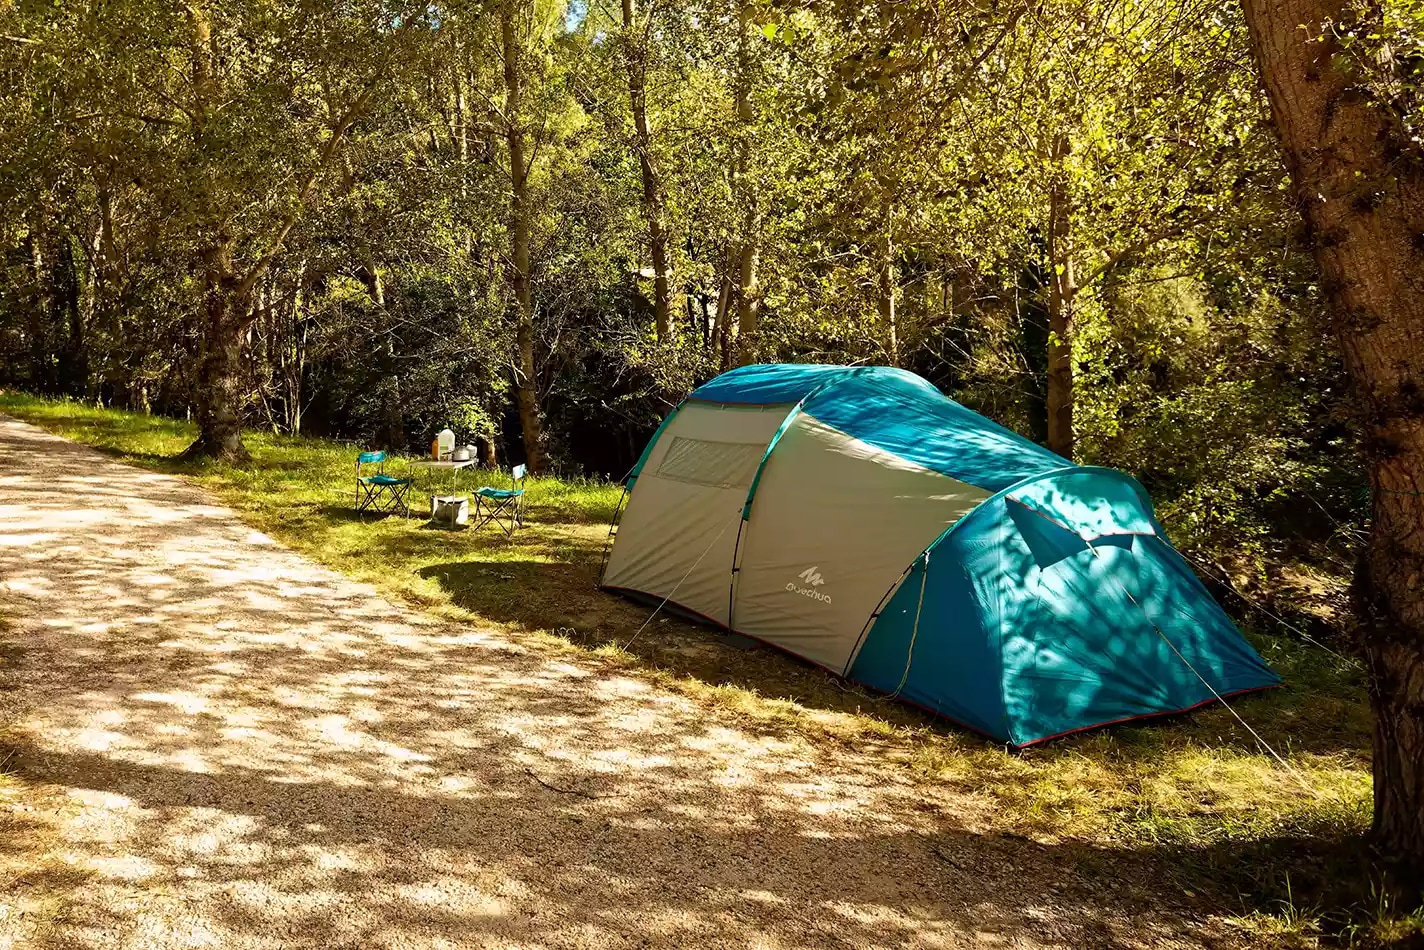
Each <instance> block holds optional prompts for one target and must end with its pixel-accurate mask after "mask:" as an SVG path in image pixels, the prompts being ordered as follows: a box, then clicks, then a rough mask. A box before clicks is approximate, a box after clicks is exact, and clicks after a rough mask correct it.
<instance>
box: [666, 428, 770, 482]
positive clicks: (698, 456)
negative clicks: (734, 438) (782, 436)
mask: <svg viewBox="0 0 1424 950" xmlns="http://www.w3.org/2000/svg"><path fill="white" fill-rule="evenodd" d="M765 451H766V446H765V445H763V444H761V443H759V442H758V443H748V442H707V441H704V440H702V439H687V438H683V437H682V436H675V437H674V438H673V440H672V445H670V446H669V447H668V450H667V454H666V455H664V456H663V460H662V463H661V464H660V465H659V466H658V472H657V474H658V475H659V477H661V478H671V479H674V480H675V481H679V482H691V483H692V484H694V485H708V486H710V487H713V488H743V487H746V486H747V485H750V484H751V482H752V477H753V476H755V475H756V470H757V466H758V465H760V464H761V457H762V454H763V453H764V452H765Z"/></svg>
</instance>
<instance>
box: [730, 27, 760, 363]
mask: <svg viewBox="0 0 1424 950" xmlns="http://www.w3.org/2000/svg"><path fill="white" fill-rule="evenodd" d="M754 29H755V25H754V24H753V22H752V8H751V6H750V4H747V3H743V4H742V6H741V9H740V10H739V11H738V14H737V75H736V80H735V89H734V91H733V95H734V98H735V101H736V110H737V143H736V161H735V169H734V172H733V178H732V181H733V196H734V200H736V201H737V203H738V204H739V205H740V206H741V211H742V233H741V236H740V244H739V247H738V250H737V270H736V274H737V283H736V288H735V296H736V303H737V365H738V366H746V365H747V364H748V363H752V362H754V361H755V360H756V358H757V332H758V330H759V329H760V322H761V312H760V310H761V300H760V298H759V293H758V289H757V269H758V265H759V264H760V263H761V245H760V241H759V239H758V238H759V235H758V234H757V232H758V231H759V230H760V228H761V214H760V207H759V204H758V201H759V199H758V196H757V189H756V187H755V184H754V182H753V176H752V168H751V157H752V155H751V152H752V143H751V134H752V123H753V122H755V121H756V110H755V109H754V108H753V106H752V74H751V71H752V42H753V36H752V32H753V30H754Z"/></svg>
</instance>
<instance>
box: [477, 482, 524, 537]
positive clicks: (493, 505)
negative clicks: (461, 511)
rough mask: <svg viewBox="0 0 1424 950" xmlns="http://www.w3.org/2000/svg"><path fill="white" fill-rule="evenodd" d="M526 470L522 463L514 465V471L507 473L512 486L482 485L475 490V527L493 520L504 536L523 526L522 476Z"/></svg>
mask: <svg viewBox="0 0 1424 950" xmlns="http://www.w3.org/2000/svg"><path fill="white" fill-rule="evenodd" d="M528 471H529V469H528V468H527V467H526V466H524V465H516V466H514V471H512V472H510V473H509V474H510V478H511V484H512V485H513V487H512V488H491V487H489V486H488V485H484V486H481V487H480V488H477V489H476V490H475V527H476V528H477V529H478V528H483V527H484V526H485V524H486V523H487V522H490V521H493V522H494V523H495V526H496V527H500V528H503V529H504V534H505V537H513V536H514V529H515V528H522V527H524V476H525V475H526V474H528Z"/></svg>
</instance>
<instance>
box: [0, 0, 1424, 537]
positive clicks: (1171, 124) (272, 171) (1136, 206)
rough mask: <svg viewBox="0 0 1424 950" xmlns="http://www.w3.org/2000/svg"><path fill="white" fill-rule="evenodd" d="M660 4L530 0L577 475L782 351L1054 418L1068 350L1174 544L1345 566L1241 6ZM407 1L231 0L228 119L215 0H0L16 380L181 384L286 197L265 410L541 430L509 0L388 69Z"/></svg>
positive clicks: (1355, 499) (539, 307) (1337, 436)
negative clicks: (519, 300) (336, 150)
mask: <svg viewBox="0 0 1424 950" xmlns="http://www.w3.org/2000/svg"><path fill="white" fill-rule="evenodd" d="M500 9H503V8H500ZM511 9H514V8H511ZM632 10H633V21H632V23H631V25H627V26H625V24H624V22H623V18H622V17H621V16H620V15H619V10H618V9H616V8H613V7H609V6H597V5H594V6H566V5H564V4H562V3H559V2H553V0H541V2H539V3H531V4H526V5H523V6H519V7H518V9H517V11H516V16H517V20H518V22H517V24H516V25H517V31H518V35H519V38H520V43H521V44H522V45H521V47H520V48H521V49H522V50H523V52H522V54H521V65H520V75H521V77H522V81H523V83H524V86H525V91H526V95H525V99H526V101H525V103H524V105H523V115H522V118H521V119H520V129H521V130H522V131H523V133H524V135H525V138H526V140H527V145H528V148H527V152H528V161H529V196H528V201H529V226H530V246H531V256H532V267H531V274H530V278H531V281H532V288H533V298H534V310H533V323H534V327H533V329H534V349H535V353H534V356H535V360H534V369H533V375H534V377H535V378H534V390H535V392H536V393H537V395H538V397H539V400H540V402H541V404H542V413H543V416H544V423H545V429H546V432H547V441H548V442H549V447H550V449H551V450H552V451H553V453H554V457H555V460H556V464H557V466H558V468H559V470H560V471H564V472H566V473H570V474H572V473H576V472H579V471H592V472H598V473H601V474H604V475H621V474H622V473H623V472H624V471H626V470H627V467H628V466H629V465H630V464H631V463H632V461H633V460H634V459H635V458H636V456H637V454H638V452H639V450H640V449H641V447H642V444H643V442H644V440H645V439H646V438H647V436H648V435H649V434H650V433H651V431H652V430H653V428H654V427H655V426H656V424H657V422H658V421H659V419H660V418H661V417H662V416H663V415H664V414H665V413H666V412H667V411H669V410H670V409H671V408H672V407H673V406H674V405H676V403H677V402H678V400H679V399H680V398H681V397H682V396H684V395H685V394H686V393H687V392H689V391H690V390H691V388H693V387H694V386H695V385H696V384H697V383H698V382H700V381H702V380H705V379H706V378H708V377H710V376H712V375H714V374H715V373H717V372H718V371H720V370H722V369H725V368H727V367H728V366H730V365H732V364H734V363H736V362H739V361H742V360H745V359H753V358H756V359H779V360H813V361H827V362H849V363H867V362H873V363H896V364H899V365H902V366H905V367H907V368H910V369H914V370H916V371H918V372H920V373H922V374H923V375H925V376H927V377H928V378H930V379H931V380H932V381H934V382H935V383H937V384H938V385H940V386H941V387H942V388H944V389H945V390H946V391H947V392H948V393H950V394H951V395H952V396H955V397H956V398H959V399H961V400H962V401H964V402H966V403H967V404H969V405H971V406H972V407H974V408H976V409H979V410H981V411H984V412H986V413H987V414H989V415H990V416H992V417H994V418H997V419H999V420H1001V421H1003V422H1005V423H1007V424H1009V425H1011V426H1014V427H1015V428H1017V429H1019V430H1020V431H1023V432H1025V433H1026V434H1028V435H1030V436H1031V437H1034V438H1038V439H1040V440H1043V439H1044V438H1046V420H1047V415H1046V404H1047V392H1046V369H1047V351H1048V349H1049V347H1050V346H1051V345H1052V344H1054V343H1055V342H1058V341H1060V340H1061V339H1064V338H1065V337H1066V342H1068V343H1069V344H1070V345H1071V347H1072V352H1073V361H1072V362H1073V367H1074V369H1075V371H1076V376H1077V385H1076V387H1075V396H1076V398H1075V403H1076V407H1077V420H1076V429H1077V437H1078V446H1079V448H1078V455H1079V457H1080V458H1081V459H1082V460H1084V461H1094V462H1100V463H1103V464H1110V465H1116V466H1119V467H1122V468H1124V469H1127V470H1128V471H1131V472H1133V473H1134V474H1136V475H1138V476H1139V477H1141V478H1142V479H1143V480H1144V482H1145V483H1146V484H1147V485H1148V486H1149V488H1150V489H1151V490H1152V492H1153V494H1154V497H1155V498H1156V499H1157V500H1158V503H1159V506H1160V509H1161V514H1162V516H1163V518H1164V520H1165V521H1166V523H1167V525H1168V527H1169V529H1170V530H1172V531H1173V533H1174V535H1175V536H1176V537H1177V539H1178V540H1179V541H1181V542H1183V543H1185V544H1186V545H1187V546H1188V547H1189V548H1192V549H1195V550H1196V551H1197V552H1199V553H1201V554H1204V555H1206V556H1208V557H1210V558H1212V559H1214V560H1220V559H1222V558H1223V557H1224V556H1225V555H1230V557H1232V558H1235V559H1237V560H1241V559H1243V558H1244V559H1245V560H1247V561H1261V560H1262V559H1266V560H1269V559H1272V558H1279V557H1286V556H1288V555H1290V556H1294V555H1299V554H1303V553H1304V554H1311V556H1313V557H1316V558H1317V559H1322V560H1323V561H1325V562H1327V563H1331V564H1335V563H1340V562H1344V561H1347V560H1348V557H1349V550H1348V549H1349V541H1350V539H1352V538H1353V537H1354V535H1355V532H1356V530H1357V528H1358V525H1359V524H1360V522H1361V519H1362V517H1363V513H1362V511H1361V504H1360V502H1361V497H1360V495H1361V491H1360V479H1359V476H1358V473H1357V470H1356V468H1355V466H1354V464H1353V463H1352V462H1351V452H1352V450H1353V448H1354V446H1353V445H1352V442H1351V438H1350V436H1349V429H1348V427H1347V426H1345V425H1344V423H1343V421H1342V420H1343V418H1344V412H1343V404H1344V400H1345V395H1344V392H1343V387H1342V385H1341V372H1340V368H1339V367H1338V365H1336V363H1335V362H1334V361H1333V360H1332V359H1330V358H1328V357H1327V356H1325V355H1324V354H1326V353H1327V352H1328V351H1329V349H1330V348H1329V347H1328V346H1327V345H1326V342H1325V339H1324V336H1323V334H1322V331H1321V329H1320V326H1321V321H1320V314H1319V303H1318V300H1317V294H1316V292H1315V287H1314V284H1313V281H1314V279H1315V277H1314V274H1313V269H1312V265H1311V264H1310V262H1309V260H1308V257H1307V256H1306V255H1304V254H1303V253H1302V251H1301V248H1300V247H1299V246H1298V241H1297V234H1296V232H1295V230H1294V227H1295V226H1294V225H1293V223H1292V222H1293V220H1294V215H1295V210H1294V209H1293V208H1292V207H1290V205H1289V203H1288V202H1287V200H1286V190H1285V184H1284V183H1285V175H1284V170H1283V168H1282V167H1281V162H1280V158H1279V155H1278V154H1277V152H1276V146H1275V143H1274V140H1273V138H1272V136H1271V135H1270V132H1269V124H1268V122H1267V117H1266V115H1265V114H1264V111H1263V106H1262V102H1261V100H1260V98H1259V96H1258V94H1257V90H1256V81H1255V77H1254V74H1253V73H1252V71H1251V70H1250V69H1249V65H1248V59H1249V57H1248V55H1247V48H1246V38H1245V31H1244V28H1243V24H1242V23H1241V21H1240V14H1239V11H1237V10H1236V8H1235V7H1232V6H1229V5H1228V6H1225V7H1221V6H1210V5H1208V6H1205V7H1204V6H1202V5H1199V4H1193V3H1187V2H1185V0H1181V2H1179V0H1171V2H1167V3H1146V2H1143V0H1054V2H1052V3H1048V4H1027V5H1025V4H1012V3H1011V4H1007V5H997V6H995V5H991V6H989V7H984V6H982V5H980V6H971V5H965V4H959V3H950V4H948V5H945V4H935V3H928V2H924V0H914V2H910V3H904V4H889V5H887V4H880V5H874V4H864V3H846V2H835V3H802V4H780V5H762V4H756V3H751V2H741V0H739V2H736V3H732V2H729V0H675V2H671V3H664V4H649V5H647V6H644V5H641V4H634V6H633V7H632ZM389 13H390V11H389V10H388V9H387V8H384V7H382V8H380V10H377V9H376V8H370V9H366V8H362V7H360V6H359V5H358V6H357V7H349V8H348V7H343V8H340V10H337V9H336V8H331V9H330V10H327V9H326V8H322V9H321V10H316V9H314V8H283V9H281V10H277V9H275V8H273V9H269V8H268V7H266V6H263V5H261V4H255V5H254V4H237V5H235V6H233V5H224V6H222V7H220V8H218V7H215V8H213V11H212V16H213V18H214V19H213V22H212V26H213V39H212V48H213V50H214V51H215V56H216V58H215V59H214V68H215V69H216V70H217V74H218V78H219V79H220V80H221V85H222V89H223V95H224V101H225V102H226V104H225V105H224V106H223V107H222V108H221V109H219V110H217V111H216V112H215V113H214V114H213V116H212V117H211V118H210V120H203V122H205V123H206V124H205V125H203V127H202V128H199V127H198V126H199V125H201V124H203V123H200V122H199V119H200V118H201V116H199V114H198V112H196V111H195V107H196V104H198V103H199V99H200V98H201V97H199V96H198V93H199V89H198V87H197V86H196V85H195V82H196V80H195V79H194V78H193V76H194V73H193V67H194V64H195V63H196V62H198V59H199V57H197V55H196V53H195V52H194V51H193V49H192V48H191V44H189V43H188V40H189V39H191V35H192V22H191V20H190V19H184V18H182V17H174V16H172V15H171V11H168V10H167V9H166V8H164V9H159V8H158V7H154V6H152V5H151V4H148V3H146V2H141V0H126V2H124V3H121V4H118V5H112V4H111V5H108V6H106V7H104V8H103V9H102V10H94V11H89V12H83V11H81V10H80V9H79V8H55V7H52V6H50V5H45V4H40V3H16V4H13V5H11V6H9V7H7V8H5V9H3V10H0V27H3V32H4V33H5V34H6V35H7V36H9V37H18V38H20V40H21V41H18V42H8V41H7V42H5V43H3V44H0V75H3V78H4V80H5V81H4V82H3V83H0V98H3V102H0V108H3V109H4V110H5V112H6V114H7V115H8V116H10V117H11V118H10V119H9V120H8V121H6V122H5V123H0V212H3V213H0V265H3V266H0V379H4V380H8V381H10V382H13V383H17V384H20V385H23V386H26V387H29V388H32V389H36V390H40V391H44V392H51V393H67V394H69V395H72V396H76V397H80V398H84V399H87V400H90V401H95V402H100V403H103V404H109V405H125V406H131V407H134V408H141V409H147V408H152V409H156V410H159V411H163V412H167V413H171V414H175V415H186V414H187V413H188V412H189V410H190V408H191V407H192V406H193V405H194V387H195V385H196V379H197V367H198V361H199V358H200V356H201V341H202V339H203V327H204V321H205V316H204V305H205V301H204V292H203V286H204V279H203V275H204V272H205V270H204V268H205V266H206V265H205V263H204V261H205V260H206V258H205V257H204V253H205V252H204V247H205V246H206V245H204V241H205V240H209V239H210V238H211V237H212V234H213V233H225V234H230V236H231V238H232V242H233V243H232V247H231V251H232V254H233V255H234V258H235V261H236V264H237V265H246V264H250V263H251V261H252V260H253V257H254V255H257V254H259V253H261V251H262V250H263V249H264V248H265V247H270V246H272V245H271V243H270V240H268V238H270V236H271V235H272V233H273V231H272V229H273V227H274V226H276V225H278V224H280V223H281V222H282V221H283V220H285V218H284V216H285V215H287V214H288V213H290V212H291V211H292V210H293V209H294V208H295V209H296V210H297V211H298V212H299V213H298V214H296V216H295V218H293V226H292V229H291V231H290V233H288V234H287V236H286V238H285V241H284V244H283V248H282V252H281V254H280V255H279V256H278V257H277V258H276V259H275V260H274V262H273V266H272V268H271V270H270V271H269V272H267V273H266V274H265V275H264V276H263V277H262V279H261V281H260V282H259V284H258V286H257V288H256V290H255V293H254V297H253V302H252V307H253V311H254V319H253V321H252V325H251V328H250V330H249V331H248V332H247V334H246V338H245V340H244V344H245V345H244V360H245V363H244V372H245V379H244V382H245V397H244V403H243V405H242V406H241V409H242V411H243V413H244V415H245V418H246V419H247V421H248V423H249V425H256V426H260V427H262V428H266V429H270V430H273V431H278V432H295V431H303V430H310V431H315V432H322V433H330V434H338V435H345V436H348V437H352V438H359V439H361V440H363V441H368V442H373V443H375V442H379V443H382V444H389V445H393V446H398V447H405V448H414V449H419V448H421V447H422V446H423V445H425V444H427V442H428V439H429V438H430V436H431V435H432V434H433V432H434V431H435V430H437V429H439V428H441V427H443V426H445V425H451V426H453V427H454V428H456V429H457V430H458V432H459V434H460V436H461V438H462V439H476V438H478V439H481V440H486V441H488V442H490V443H491V444H492V445H494V446H495V447H496V448H497V450H498V451H499V452H500V453H501V456H502V457H508V458H511V459H518V458H519V457H521V448H520V439H519V438H518V435H519V425H518V419H517V416H516V414H515V413H514V412H513V410H512V408H511V399H512V393H513V390H514V382H515V380H516V378H518V376H519V373H518V372H516V369H515V367H516V365H517V360H516V359H515V356H516V354H515V352H514V351H515V333H514V322H515V321H514V316H513V315H514V308H513V297H512V293H511V263H510V259H509V252H508V248H509V247H510V243H509V241H510V229H511V219H510V196H509V192H510V181H511V175H510V169H509V168H508V164H507V163H508V152H507V149H506V142H505V136H506V134H507V132H508V130H509V122H508V117H507V116H506V115H505V113H504V107H505V105H506V95H507V90H506V86H505V77H504V62H503V58H502V57H503V48H502V46H501V42H500V32H499V21H500V18H499V17H498V16H496V15H494V8H485V7H479V6H468V5H463V4H461V5H456V6H454V7H450V8H446V9H444V10H443V11H442V15H441V16H440V17H439V18H438V19H430V20H423V21H421V28H420V29H413V30H410V31H409V32H404V33H402V34H401V35H400V36H399V38H398V39H399V43H400V44H401V45H400V55H399V56H396V57H391V56H389V55H388V53H389V51H390V50H391V49H392V48H393V47H391V46H390V42H391V41H393V40H394V39H395V38H396V37H395V32H396V28H397V25H396V21H394V20H391V19H389ZM1391 16H1392V17H1393V18H1392V19H1390V20H1389V22H1388V23H1387V24H1384V25H1383V26H1379V29H1385V30H1387V31H1393V32H1392V33H1391V35H1394V34H1398V37H1399V39H1400V42H1401V43H1404V42H1405V41H1406V40H1408V38H1409V37H1412V36H1415V35H1417V30H1415V29H1414V27H1413V26H1412V25H1411V24H1412V23H1413V20H1411V19H1410V18H1409V17H1408V16H1405V15H1404V14H1403V13H1399V14H1398V15H1395V14H1391ZM382 17H387V19H384V20H383V19H382ZM402 22H404V21H402ZM373 23H374V24H380V23H384V24H385V26H384V27H382V28H379V29H376V30H375V31H374V32H372V29H371V24H373ZM1366 26H1367V24H1363V23H1360V24H1353V25H1351V24H1342V25H1341V29H1342V30H1359V29H1365V27H1366ZM1371 28H1372V29H1373V27H1371ZM630 66H631V67H632V68H635V70H640V72H636V75H637V76H639V77H641V79H642V81H643V85H644V89H645V103H644V105H645V108H646V115H647V120H648V126H649V134H648V137H647V141H646V145H642V144H639V143H640V139H639V137H638V136H637V135H636V134H635V129H634V120H633V116H632V110H631V102H632V100H631V99H630V85H629V83H630V73H629V69H630ZM1401 68H1402V67H1401ZM378 76H379V77H383V78H382V81H381V82H380V83H379V84H378V85H377V86H371V87H370V88H372V89H378V90H379V93H378V94H376V95H374V96H373V97H372V98H371V99H370V101H369V102H368V103H367V105H366V107H365V108H364V110H363V111H362V113H361V115H360V117H359V120H358V121H356V122H355V123H354V124H353V125H352V126H351V127H350V129H349V134H348V137H347V140H346V143H345V146H344V148H343V150H342V151H341V152H340V156H339V159H337V160H335V161H333V163H332V165H331V167H330V169H329V170H328V171H327V172H326V173H324V174H322V175H320V176H319V177H318V178H317V179H316V180H315V184H314V189H315V192H314V195H313V196H312V197H311V199H310V200H309V201H307V202H306V203H305V204H301V203H300V202H299V201H297V198H298V195H297V194H296V193H295V189H296V186H297V184H299V183H300V181H301V180H302V177H303V174H304V173H306V172H309V171H310V170H311V169H313V168H314V167H318V165H316V164H314V163H315V162H317V161H318V159H319V157H320V152H321V149H322V146H323V143H324V142H326V141H329V137H330V136H331V134H332V130H333V128H334V126H333V122H334V121H337V120H338V119H339V117H340V113H341V109H342V107H343V104H349V103H350V102H351V101H352V97H353V95H356V94H357V93H358V91H359V90H360V89H362V88H365V87H363V86H362V83H366V82H368V81H370V80H373V79H374V78H376V77H378ZM1396 79H1397V77H1396ZM1380 81H1381V83H1383V82H1384V81H1385V80H1384V79H1383V78H1382V79H1381V80H1380ZM1381 88H1383V87H1381ZM1403 88H1404V87H1401V90H1402V89H1403ZM1401 94H1403V92H1401ZM640 149H645V150H646V156H644V155H642V154H640ZM644 157H647V158H648V159H649V160H650V163H651V167H652V168H654V169H655V176H654V183H655V186H656V191H657V196H656V197H657V200H658V202H659V204H658V208H659V209H660V213H661V219H662V222H663V225H664V228H665V231H666V243H667V250H668V256H669V262H668V266H669V273H670V275H671V283H672V304H673V306H672V317H673V323H674V327H673V332H672V334H671V335H670V336H669V338H667V339H662V338H661V337H660V336H659V335H658V334H656V333H655V332H654V326H653V311H654V304H653V297H654V286H653V279H652V276H651V275H652V270H651V260H650V256H649V248H650V233H649V225H648V214H647V209H648V202H649V201H650V200H652V199H650V198H649V196H648V194H647V193H646V192H645V186H644V182H643V181H642V179H641V175H640V167H641V166H640V162H641V160H642V158H644ZM241 271H242V266H238V267H237V272H239V273H240V272H241ZM1070 275H1071V276H1072V277H1073V278H1074V281H1073V285H1072V287H1071V288H1070V291H1071V295H1070V299H1069V302H1068V304H1066V306H1067V308H1068V309H1069V310H1070V311H1071V313H1070V319H1069V321H1068V324H1067V327H1066V329H1060V330H1057V331H1054V332H1050V331H1049V328H1048V309H1049V307H1050V304H1051V299H1050V298H1051V294H1050V287H1051V285H1052V283H1053V281H1054V279H1055V278H1066V277H1068V276H1070ZM1311 548H1313V549H1314V550H1313V553H1312V551H1310V550H1306V549H1311Z"/></svg>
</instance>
